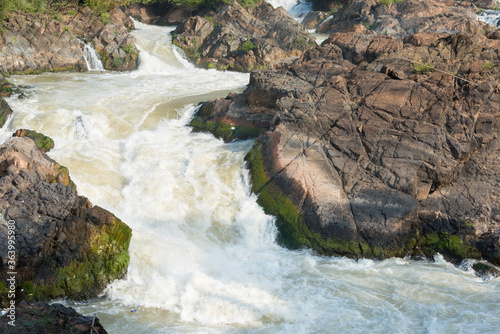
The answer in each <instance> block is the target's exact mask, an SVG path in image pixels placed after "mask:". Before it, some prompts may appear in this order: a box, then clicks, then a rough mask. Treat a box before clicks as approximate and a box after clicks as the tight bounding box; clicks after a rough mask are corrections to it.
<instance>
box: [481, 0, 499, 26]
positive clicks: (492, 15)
mask: <svg viewBox="0 0 500 334" xmlns="http://www.w3.org/2000/svg"><path fill="white" fill-rule="evenodd" d="M499 6H500V3H499ZM477 16H478V18H479V19H480V20H481V21H484V22H486V23H488V24H492V25H494V26H495V27H500V10H491V9H485V10H483V11H481V13H479V14H478V15H477Z"/></svg>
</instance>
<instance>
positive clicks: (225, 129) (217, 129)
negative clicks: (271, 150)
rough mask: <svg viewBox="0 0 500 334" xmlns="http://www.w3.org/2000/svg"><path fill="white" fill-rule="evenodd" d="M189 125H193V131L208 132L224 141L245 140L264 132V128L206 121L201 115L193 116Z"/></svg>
mask: <svg viewBox="0 0 500 334" xmlns="http://www.w3.org/2000/svg"><path fill="white" fill-rule="evenodd" d="M189 125H190V126H191V127H193V129H194V130H195V131H200V132H210V133H212V134H213V135H214V136H215V137H217V138H221V139H222V140H224V141H225V142H230V141H233V140H236V139H240V140H246V139H251V138H256V137H258V136H260V135H261V134H262V133H264V130H263V129H260V128H256V127H252V126H242V125H230V124H226V123H223V122H219V121H206V120H204V119H203V118H202V117H195V118H194V119H193V120H192V121H191V123H190V124H189Z"/></svg>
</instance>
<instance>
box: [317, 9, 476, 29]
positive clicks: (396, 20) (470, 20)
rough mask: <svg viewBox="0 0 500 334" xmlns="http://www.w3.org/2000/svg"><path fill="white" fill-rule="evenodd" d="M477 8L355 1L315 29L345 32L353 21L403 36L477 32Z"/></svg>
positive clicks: (352, 24)
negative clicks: (427, 33) (423, 33)
mask: <svg viewBox="0 0 500 334" xmlns="http://www.w3.org/2000/svg"><path fill="white" fill-rule="evenodd" d="M475 10H476V8H475V7H474V6H472V7H471V4H470V3H469V4H462V5H460V4H457V3H456V2H455V1H450V0H435V1H425V0H405V1H402V2H398V3H396V4H383V3H380V2H379V1H376V0H354V1H351V2H349V3H348V4H346V5H345V6H344V7H342V8H341V9H339V10H338V11H337V12H335V13H334V14H333V18H332V19H331V20H329V21H327V22H325V23H324V24H323V25H322V26H320V27H319V28H318V32H322V33H331V32H344V31H346V30H349V29H350V28H352V27H353V26H354V25H356V24H361V25H364V26H365V27H366V28H367V29H368V30H370V31H373V32H375V33H377V34H381V35H388V36H394V37H405V36H409V35H412V34H416V33H419V32H431V33H435V32H437V33H440V32H444V33H456V32H462V33H470V34H476V33H480V32H481V29H482V27H483V26H484V23H482V22H479V21H477V20H476V19H475V18H476V14H475Z"/></svg>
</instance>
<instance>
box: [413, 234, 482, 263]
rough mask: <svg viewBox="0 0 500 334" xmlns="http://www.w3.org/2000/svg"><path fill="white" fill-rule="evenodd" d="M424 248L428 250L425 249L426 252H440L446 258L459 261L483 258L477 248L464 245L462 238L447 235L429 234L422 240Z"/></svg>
mask: <svg viewBox="0 0 500 334" xmlns="http://www.w3.org/2000/svg"><path fill="white" fill-rule="evenodd" d="M422 246H423V247H427V248H428V249H427V250H426V249H425V248H424V252H427V253H429V251H433V252H439V253H441V254H443V255H444V256H445V257H448V258H451V259H454V260H458V261H461V260H463V259H480V258H481V254H480V253H479V251H478V250H477V249H476V248H474V247H472V246H470V245H467V244H466V243H464V242H463V241H462V240H461V239H460V237H458V236H456V235H448V234H447V233H433V234H427V235H426V236H425V238H424V239H423V240H422ZM428 255H431V254H430V253H429V254H428Z"/></svg>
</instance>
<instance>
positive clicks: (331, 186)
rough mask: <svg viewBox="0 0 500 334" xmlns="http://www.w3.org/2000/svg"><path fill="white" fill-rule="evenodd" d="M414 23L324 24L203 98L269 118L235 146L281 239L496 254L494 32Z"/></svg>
mask: <svg viewBox="0 0 500 334" xmlns="http://www.w3.org/2000/svg"><path fill="white" fill-rule="evenodd" d="M424 37H425V38H422V36H416V35H415V36H411V37H409V38H407V39H404V40H401V39H395V38H390V37H386V36H377V35H373V34H357V33H351V32H348V33H336V34H333V35H332V36H330V38H329V39H328V40H327V41H325V42H324V43H323V44H322V45H321V46H318V47H316V48H313V49H310V50H308V51H307V52H306V53H304V54H303V55H302V57H301V58H300V59H299V60H298V61H297V62H295V63H294V64H292V65H290V66H285V67H283V68H280V69H277V70H273V71H271V70H268V71H255V72H252V74H251V78H250V84H249V86H248V88H247V90H246V91H245V92H244V93H243V94H242V95H241V96H238V97H232V98H231V99H227V100H224V101H221V100H216V101H215V102H214V107H213V110H217V111H219V112H214V113H211V114H210V116H209V117H215V119H218V120H221V121H224V120H227V119H230V120H231V122H232V123H233V124H234V125H233V126H235V127H236V126H237V125H238V124H239V123H238V122H239V120H238V117H239V116H241V118H242V119H243V122H247V123H248V121H249V120H251V119H252V117H253V118H257V117H261V118H262V117H265V119H266V120H268V122H267V124H264V123H260V127H261V128H262V129H263V130H267V131H266V132H265V133H264V134H263V135H261V136H260V137H258V138H257V140H256V142H255V144H254V146H253V148H252V150H251V151H250V152H249V154H248V155H247V158H246V160H247V162H248V164H249V168H250V171H251V175H252V181H253V186H252V187H253V191H254V192H255V193H256V194H258V201H259V203H260V204H261V205H262V206H263V207H264V209H265V210H266V212H268V213H271V214H273V215H275V216H277V218H278V227H279V230H280V240H281V242H282V243H283V244H285V245H287V246H289V247H302V246H307V247H311V248H313V249H315V250H317V251H318V252H319V253H322V254H335V255H346V256H351V257H368V258H386V257H391V256H406V255H413V256H416V257H419V256H425V257H432V255H433V254H435V253H436V252H440V253H442V254H443V255H444V256H445V257H446V258H447V259H450V260H452V261H455V262H457V263H458V262H460V261H461V260H462V259H464V258H481V257H482V258H484V259H487V260H488V261H490V262H492V263H494V264H496V265H498V264H500V227H499V226H500V215H499V212H500V207H499V204H500V201H499V196H500V193H499V189H500V188H499V185H500V169H499V168H498V166H499V163H500V161H499V156H500V155H499V153H500V141H499V136H498V134H499V129H500V107H499V106H500V83H499V81H498V73H499V70H498V66H499V65H498V64H500V44H499V43H498V40H496V39H488V38H487V37H485V35H483V34H481V35H477V36H468V35H463V34H454V35H445V36H443V35H441V34H429V35H427V36H424ZM424 41H425V42H424ZM412 61H413V62H412ZM456 74H458V75H459V76H460V77H462V78H463V79H464V80H460V79H457V78H456V77H455V76H454V75H456ZM242 101H244V103H242ZM221 111H222V112H221ZM235 115H236V117H235ZM200 117H202V118H203V117H206V115H205V116H200ZM209 117H208V118H206V119H208V120H210V118H209ZM254 125H257V123H254Z"/></svg>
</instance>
